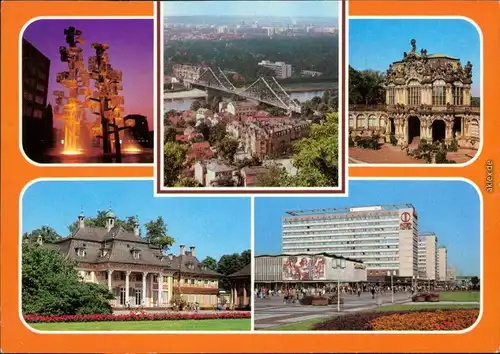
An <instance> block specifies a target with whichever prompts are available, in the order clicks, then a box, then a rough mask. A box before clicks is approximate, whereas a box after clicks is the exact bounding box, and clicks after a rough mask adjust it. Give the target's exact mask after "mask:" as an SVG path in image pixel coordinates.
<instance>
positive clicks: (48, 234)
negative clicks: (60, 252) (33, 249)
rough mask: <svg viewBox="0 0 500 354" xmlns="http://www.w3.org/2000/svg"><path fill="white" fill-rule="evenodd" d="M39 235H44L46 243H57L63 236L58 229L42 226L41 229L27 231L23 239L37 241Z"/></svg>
mask: <svg viewBox="0 0 500 354" xmlns="http://www.w3.org/2000/svg"><path fill="white" fill-rule="evenodd" d="M38 236H42V240H43V242H44V243H55V242H57V241H59V240H60V239H61V236H60V235H59V234H58V233H57V231H56V230H54V229H53V228H51V227H50V226H42V227H40V228H39V229H35V230H33V231H31V232H25V233H24V234H23V241H26V242H30V243H35V242H37V240H38Z"/></svg>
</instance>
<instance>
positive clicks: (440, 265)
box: [437, 247, 448, 281]
mask: <svg viewBox="0 0 500 354" xmlns="http://www.w3.org/2000/svg"><path fill="white" fill-rule="evenodd" d="M437 253H438V255H437V280H439V281H446V280H447V275H446V273H447V270H448V250H447V249H446V247H439V248H438V252H437Z"/></svg>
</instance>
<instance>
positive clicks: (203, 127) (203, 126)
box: [196, 122, 210, 140]
mask: <svg viewBox="0 0 500 354" xmlns="http://www.w3.org/2000/svg"><path fill="white" fill-rule="evenodd" d="M196 131H197V132H198V133H200V134H201V135H203V139H205V140H208V138H209V137H210V127H209V126H208V124H207V123H205V122H201V123H200V124H198V125H197V126H196Z"/></svg>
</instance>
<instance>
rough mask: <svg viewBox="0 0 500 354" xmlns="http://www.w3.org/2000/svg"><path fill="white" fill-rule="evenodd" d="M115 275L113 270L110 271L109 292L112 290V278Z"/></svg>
mask: <svg viewBox="0 0 500 354" xmlns="http://www.w3.org/2000/svg"><path fill="white" fill-rule="evenodd" d="M112 275H113V270H112V269H108V290H109V291H111V290H112V287H111V286H112V278H111V276H112Z"/></svg>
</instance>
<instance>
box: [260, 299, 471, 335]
mask: <svg viewBox="0 0 500 354" xmlns="http://www.w3.org/2000/svg"><path fill="white" fill-rule="evenodd" d="M447 301H451V300H447ZM460 301H465V300H460ZM478 308H479V305H475V304H467V305H453V304H442V305H430V304H428V305H389V306H380V307H375V308H373V309H370V310H365V311H362V312H387V311H415V310H426V309H478ZM347 316H348V315H347ZM327 320H328V318H326V317H325V318H315V319H312V320H307V321H302V322H296V323H292V324H288V325H284V326H279V327H273V328H269V329H266V330H269V331H310V330H312V328H313V327H314V325H316V324H317V323H321V322H325V321H327Z"/></svg>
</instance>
